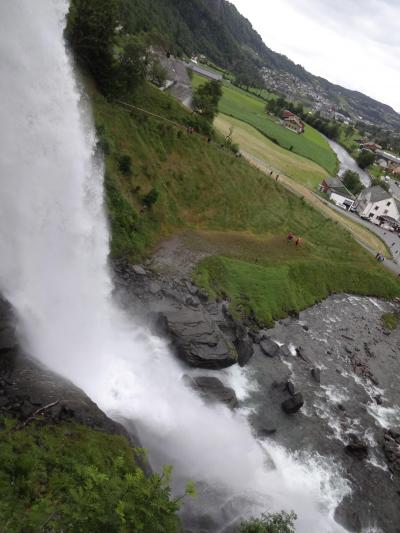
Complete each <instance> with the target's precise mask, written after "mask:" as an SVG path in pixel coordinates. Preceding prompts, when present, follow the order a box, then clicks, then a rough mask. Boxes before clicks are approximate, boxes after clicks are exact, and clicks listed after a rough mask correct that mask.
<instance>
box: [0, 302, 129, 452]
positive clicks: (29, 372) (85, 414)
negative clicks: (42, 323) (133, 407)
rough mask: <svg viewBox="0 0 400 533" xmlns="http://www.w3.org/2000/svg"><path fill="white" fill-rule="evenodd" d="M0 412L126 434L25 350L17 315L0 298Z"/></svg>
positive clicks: (87, 399)
mask: <svg viewBox="0 0 400 533" xmlns="http://www.w3.org/2000/svg"><path fill="white" fill-rule="evenodd" d="M0 415H3V416H6V417H12V418H16V419H18V420H19V421H21V422H26V421H27V420H29V419H31V418H32V419H33V418H34V419H36V420H42V421H43V420H47V421H49V422H62V421H69V420H72V421H75V422H78V423H80V424H84V425H87V426H89V427H91V428H93V429H96V430H99V431H105V432H107V433H110V434H114V435H124V436H126V437H128V438H129V439H130V440H131V442H132V443H133V440H132V438H131V436H129V435H128V433H127V431H126V430H125V429H124V428H123V427H122V426H121V425H120V424H118V423H116V422H114V421H113V420H110V419H109V418H108V417H107V416H106V415H105V414H104V413H103V412H102V411H101V410H100V409H99V408H98V407H97V405H96V404H95V403H94V402H92V401H91V400H90V398H89V397H88V396H87V395H86V394H85V393H84V392H83V391H82V390H80V389H79V388H78V387H75V385H73V384H72V383H70V382H69V381H67V380H65V379H63V378H61V377H60V376H58V375H56V374H54V373H53V372H50V371H49V370H48V369H47V368H45V367H44V366H42V365H41V364H40V363H39V362H37V361H35V360H33V359H32V358H30V357H29V356H28V355H27V354H25V353H24V352H23V351H22V350H21V349H20V347H19V345H18V340H17V336H16V331H15V317H14V314H13V310H12V308H11V306H10V305H9V303H8V302H7V301H5V300H4V299H1V298H0Z"/></svg>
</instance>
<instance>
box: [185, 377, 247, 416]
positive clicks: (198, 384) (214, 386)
mask: <svg viewBox="0 0 400 533" xmlns="http://www.w3.org/2000/svg"><path fill="white" fill-rule="evenodd" d="M184 379H185V382H186V383H187V384H188V385H189V386H190V387H192V388H193V389H194V390H196V391H198V392H199V393H200V395H201V396H202V397H203V398H205V399H206V400H208V401H211V402H221V403H224V404H226V405H227V406H228V407H230V408H232V409H233V408H235V407H237V406H238V400H237V397H236V393H235V391H234V390H233V389H231V388H230V387H226V386H225V385H224V384H223V383H222V381H220V380H219V379H217V378H215V377H212V376H199V377H189V376H185V378H184Z"/></svg>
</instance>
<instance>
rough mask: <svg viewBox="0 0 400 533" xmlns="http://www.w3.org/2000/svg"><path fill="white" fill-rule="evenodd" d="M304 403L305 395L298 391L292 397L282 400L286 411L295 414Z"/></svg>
mask: <svg viewBox="0 0 400 533" xmlns="http://www.w3.org/2000/svg"><path fill="white" fill-rule="evenodd" d="M303 405H304V398H303V395H302V394H301V392H297V393H296V394H294V395H293V396H292V397H291V398H289V399H288V400H285V401H284V402H282V409H283V410H284V411H285V413H286V414H288V415H293V414H295V413H297V412H298V411H300V409H301V408H302V407H303Z"/></svg>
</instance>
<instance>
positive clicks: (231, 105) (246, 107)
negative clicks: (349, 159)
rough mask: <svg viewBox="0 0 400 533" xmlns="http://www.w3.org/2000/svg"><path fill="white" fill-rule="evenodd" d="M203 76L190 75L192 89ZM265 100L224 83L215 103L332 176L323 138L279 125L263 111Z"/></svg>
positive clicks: (333, 160) (332, 161) (332, 159)
mask: <svg viewBox="0 0 400 533" xmlns="http://www.w3.org/2000/svg"><path fill="white" fill-rule="evenodd" d="M202 83H205V79H204V78H202V77H201V76H198V75H194V76H193V86H194V87H195V88H196V87H198V86H199V85H201V84H202ZM264 108H265V102H264V101H263V100H262V99H261V98H257V96H255V95H250V94H249V93H246V92H245V91H243V90H241V89H238V88H237V87H234V86H233V85H231V84H228V83H224V85H223V96H222V98H221V101H220V103H219V111H220V113H223V114H224V115H228V116H231V117H233V118H236V119H238V120H241V121H243V122H246V123H247V124H250V125H251V126H254V127H255V128H256V129H257V130H258V131H260V132H261V133H262V134H263V135H265V136H267V137H268V138H269V139H271V140H273V141H274V142H276V143H277V144H278V145H280V146H281V147H282V148H285V149H286V150H290V151H292V152H294V153H296V154H298V155H301V156H303V157H306V158H308V159H311V161H314V162H315V163H317V164H318V165H320V166H321V167H323V168H324V169H325V170H326V171H327V172H328V173H330V174H333V175H335V174H336V172H337V169H338V160H337V157H336V154H335V153H334V152H333V150H332V149H331V148H330V146H329V144H328V142H327V141H326V139H325V138H324V137H323V136H322V135H321V134H320V133H319V132H318V131H316V130H315V129H314V128H311V126H307V125H306V128H305V132H304V134H303V135H298V134H296V133H294V132H292V131H290V130H288V129H287V128H285V127H283V126H281V125H280V124H279V123H278V122H276V121H275V120H274V119H273V118H272V117H271V118H270V117H269V116H268V115H267V114H266V113H265V109H264Z"/></svg>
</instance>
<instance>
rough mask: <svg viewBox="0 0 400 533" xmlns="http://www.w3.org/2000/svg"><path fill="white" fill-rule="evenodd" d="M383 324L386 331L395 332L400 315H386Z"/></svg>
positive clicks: (383, 317)
mask: <svg viewBox="0 0 400 533" xmlns="http://www.w3.org/2000/svg"><path fill="white" fill-rule="evenodd" d="M381 319H382V323H383V325H384V327H385V328H386V329H389V330H391V331H393V330H395V329H396V328H397V326H398V324H399V319H400V317H399V315H398V314H397V313H385V314H383V315H382V317H381Z"/></svg>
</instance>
